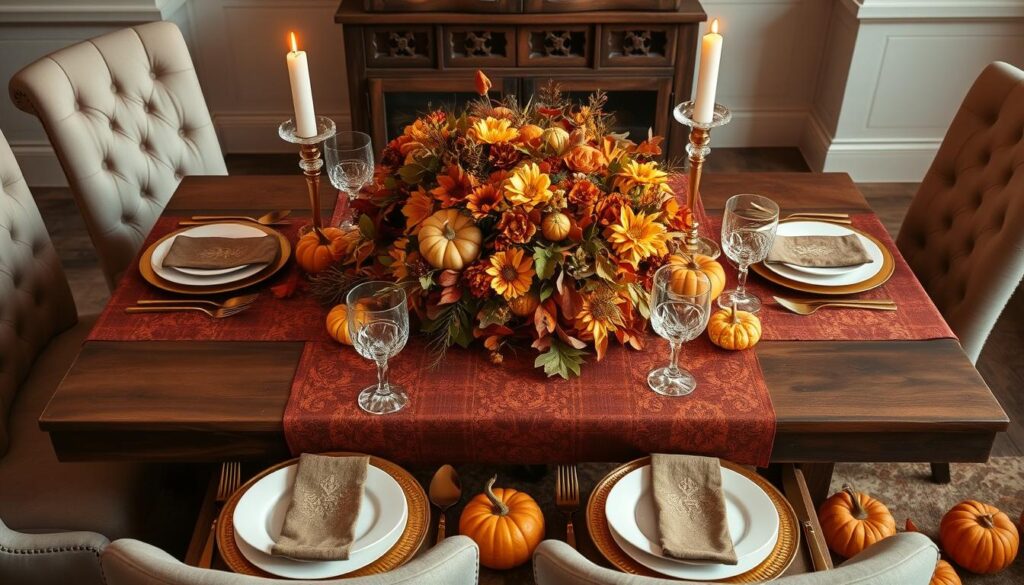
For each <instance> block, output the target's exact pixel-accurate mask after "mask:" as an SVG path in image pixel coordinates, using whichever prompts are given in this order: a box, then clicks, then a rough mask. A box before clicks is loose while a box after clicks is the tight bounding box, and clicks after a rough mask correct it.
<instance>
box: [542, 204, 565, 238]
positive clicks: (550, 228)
mask: <svg viewBox="0 0 1024 585" xmlns="http://www.w3.org/2000/svg"><path fill="white" fill-rule="evenodd" d="M571 228H572V222H570V221H569V216H568V215H566V214H564V213H562V212H560V211H556V212H554V213H549V214H547V215H546V216H544V220H543V221H541V222H540V231H541V233H542V234H544V237H545V238H547V239H548V240H550V241H552V242H561V241H562V240H564V239H565V238H567V237H569V230H570V229H571Z"/></svg>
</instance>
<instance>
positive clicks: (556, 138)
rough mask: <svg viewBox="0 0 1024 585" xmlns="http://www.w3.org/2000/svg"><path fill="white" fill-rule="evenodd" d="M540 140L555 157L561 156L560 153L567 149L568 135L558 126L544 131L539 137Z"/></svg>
mask: <svg viewBox="0 0 1024 585" xmlns="http://www.w3.org/2000/svg"><path fill="white" fill-rule="evenodd" d="M540 140H541V142H543V143H544V146H546V147H547V149H548V151H549V152H550V153H551V154H553V155H555V156H562V153H564V152H565V151H566V149H567V148H569V133H568V132H566V131H565V130H564V129H562V128H559V127H558V126H552V127H551V128H547V129H545V130H544V132H543V133H542V134H541V135H540Z"/></svg>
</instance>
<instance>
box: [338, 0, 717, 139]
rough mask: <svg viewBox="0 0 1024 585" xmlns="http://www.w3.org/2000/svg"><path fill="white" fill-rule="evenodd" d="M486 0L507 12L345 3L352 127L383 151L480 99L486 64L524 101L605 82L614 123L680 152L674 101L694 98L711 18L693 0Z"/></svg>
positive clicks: (582, 91)
mask: <svg viewBox="0 0 1024 585" xmlns="http://www.w3.org/2000/svg"><path fill="white" fill-rule="evenodd" d="M463 1H464V2H472V1H473V0H463ZM372 2H374V3H376V4H371V5H373V6H376V5H380V6H384V7H386V6H388V4H389V2H388V0H372ZM451 3H452V0H449V1H448V2H447V4H451ZM488 4H490V5H492V6H503V7H505V8H506V9H507V11H505V12H486V13H480V12H469V11H445V12H433V11H422V10H417V11H413V10H406V11H387V12H379V11H378V12H369V11H367V10H366V8H365V7H366V4H365V0H343V1H342V3H341V6H340V7H339V8H338V11H337V13H336V14H335V18H334V19H335V22H337V23H339V24H341V26H342V29H343V34H344V38H345V52H346V57H347V59H346V60H347V65H348V82H349V97H350V103H351V108H352V126H353V128H354V129H356V130H361V131H364V132H368V133H369V134H370V135H371V136H372V137H373V141H374V144H375V147H376V148H378V149H379V148H381V147H383V145H384V144H385V143H386V142H387V141H388V140H389V139H391V138H394V137H395V136H397V135H398V134H399V133H401V131H402V128H403V127H404V126H405V125H406V124H409V123H410V122H412V121H413V120H414V119H415V117H416V116H417V115H419V114H422V113H424V112H425V111H428V109H430V108H436V107H440V106H443V105H444V106H450V107H459V106H461V105H462V104H464V103H465V102H467V101H469V100H471V99H473V98H475V97H476V94H475V92H474V90H473V87H474V86H473V75H474V73H475V71H476V70H477V69H482V70H483V71H485V72H486V73H487V75H488V76H489V77H490V78H491V80H492V81H493V82H494V88H493V90H492V92H497V93H499V94H515V95H516V96H517V97H519V98H520V100H522V101H525V100H527V99H529V96H532V95H533V94H534V93H535V92H536V90H537V89H538V88H539V87H540V86H542V85H543V84H545V83H546V82H547V81H548V80H549V79H553V80H555V81H557V82H558V83H559V84H560V85H561V87H562V90H563V91H565V92H568V93H569V94H570V96H571V97H573V98H574V99H578V100H583V99H585V98H586V96H587V95H588V94H590V93H591V92H593V91H595V90H598V89H601V90H604V91H605V92H607V94H608V106H607V108H608V110H609V111H612V112H615V113H616V120H617V126H618V129H620V130H628V131H629V132H630V134H631V136H632V137H633V138H634V139H636V140H640V139H642V138H645V137H646V135H647V130H648V128H652V129H653V130H654V132H655V133H656V134H661V135H663V136H665V137H666V138H667V149H666V152H667V154H668V156H669V157H671V158H675V157H682V156H684V152H685V151H684V149H685V144H686V132H685V128H683V127H682V126H680V125H679V124H677V123H675V122H674V121H673V120H672V107H673V106H674V105H675V104H676V103H678V102H681V101H685V100H687V99H690V94H691V89H692V83H693V71H694V66H695V62H696V52H697V41H698V26H699V24H700V23H701V22H703V21H704V20H706V18H707V17H706V15H705V14H704V10H703V8H701V5H700V4H699V2H698V1H697V0H674V1H672V2H668V3H665V5H666V6H675V8H672V9H670V10H661V11H658V10H628V11H626V10H603V11H596V10H588V11H582V12H580V11H575V12H570V11H561V12H556V11H555V10H570V9H574V8H575V9H578V7H579V5H580V2H579V1H578V0H525V1H524V2H517V1H504V0H499V1H497V2H493V1H492V2H488Z"/></svg>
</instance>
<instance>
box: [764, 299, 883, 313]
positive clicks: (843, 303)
mask: <svg viewBox="0 0 1024 585" xmlns="http://www.w3.org/2000/svg"><path fill="white" fill-rule="evenodd" d="M772 298H773V299H775V302H776V303H778V304H779V305H781V306H783V307H785V308H786V309H789V310H790V311H792V312H794V313H796V314H797V315H813V314H814V313H815V312H816V311H817V310H818V309H821V308H822V307H845V308H848V309H868V310H872V311H895V310H897V307H896V303H895V301H893V300H891V299H812V300H803V301H801V300H797V299H784V298H781V297H772Z"/></svg>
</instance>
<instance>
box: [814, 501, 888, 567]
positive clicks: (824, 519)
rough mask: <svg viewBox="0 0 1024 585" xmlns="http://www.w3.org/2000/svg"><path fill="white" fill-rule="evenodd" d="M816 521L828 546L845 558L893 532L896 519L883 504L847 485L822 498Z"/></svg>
mask: <svg viewBox="0 0 1024 585" xmlns="http://www.w3.org/2000/svg"><path fill="white" fill-rule="evenodd" d="M818 521H819V522H820V523H821V531H822V533H823V536H824V537H825V542H826V543H828V547H829V548H830V549H832V550H833V551H835V553H836V554H838V555H839V556H842V557H846V558H850V557H852V556H854V555H855V554H857V553H859V552H860V551H862V550H864V549H866V548H867V547H869V546H871V545H872V544H875V543H876V542H878V541H880V540H882V539H885V538H888V537H890V536H892V535H894V534H896V520H895V519H894V518H893V517H892V514H890V513H889V509H888V508H886V507H885V504H883V503H882V502H880V501H878V500H876V499H874V498H872V497H871V496H869V495H868V494H861V493H856V492H854V491H853V489H852V488H851V487H850V486H848V485H847V486H843V491H841V492H839V493H836V494H833V495H832V497H830V498H829V499H827V500H825V503H823V504H822V505H821V508H819V509H818Z"/></svg>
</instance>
